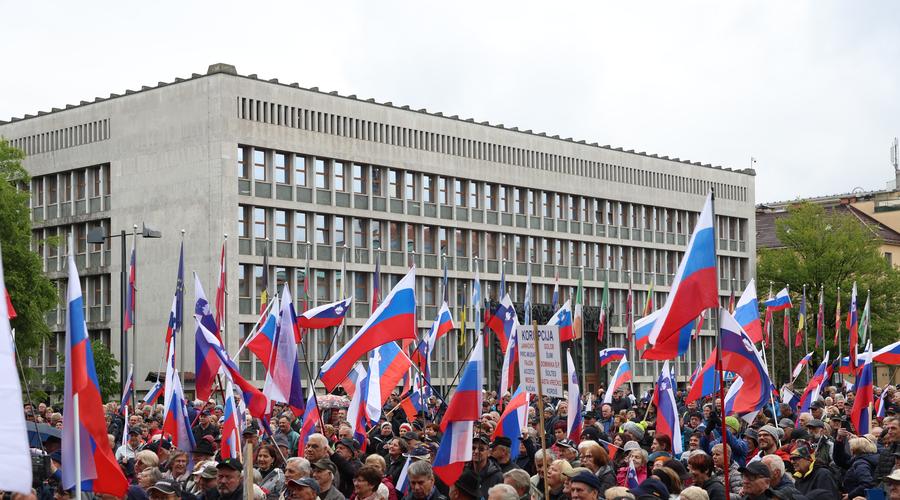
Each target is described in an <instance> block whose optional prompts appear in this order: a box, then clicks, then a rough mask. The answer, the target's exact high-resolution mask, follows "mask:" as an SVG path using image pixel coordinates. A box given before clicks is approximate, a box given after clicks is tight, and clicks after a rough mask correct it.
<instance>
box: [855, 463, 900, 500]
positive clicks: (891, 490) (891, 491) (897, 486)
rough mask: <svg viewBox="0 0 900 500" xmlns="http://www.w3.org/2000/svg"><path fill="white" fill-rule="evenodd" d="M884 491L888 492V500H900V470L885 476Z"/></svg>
mask: <svg viewBox="0 0 900 500" xmlns="http://www.w3.org/2000/svg"><path fill="white" fill-rule="evenodd" d="M884 489H885V491H886V492H887V500H900V469H895V470H894V472H891V473H890V474H888V475H887V476H884ZM851 500H852V499H851Z"/></svg>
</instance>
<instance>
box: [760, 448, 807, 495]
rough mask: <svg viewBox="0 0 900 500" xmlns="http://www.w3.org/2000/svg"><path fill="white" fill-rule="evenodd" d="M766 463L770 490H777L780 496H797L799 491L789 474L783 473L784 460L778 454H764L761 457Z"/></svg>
mask: <svg viewBox="0 0 900 500" xmlns="http://www.w3.org/2000/svg"><path fill="white" fill-rule="evenodd" d="M760 460H761V461H762V463H764V464H766V466H767V467H768V468H769V472H770V473H771V476H769V477H770V479H771V480H770V481H769V488H770V489H771V490H772V491H778V492H779V495H782V496H781V498H797V497H799V496H800V491H799V490H797V488H795V487H794V481H792V480H791V477H790V475H788V474H785V468H784V460H783V459H782V458H781V457H779V456H778V455H764V456H763V457H762V458H761V459H760Z"/></svg>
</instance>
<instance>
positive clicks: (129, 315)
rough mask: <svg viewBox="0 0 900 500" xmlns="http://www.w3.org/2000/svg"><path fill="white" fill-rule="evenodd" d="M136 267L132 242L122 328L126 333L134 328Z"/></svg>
mask: <svg viewBox="0 0 900 500" xmlns="http://www.w3.org/2000/svg"><path fill="white" fill-rule="evenodd" d="M136 267H137V266H136V261H135V255H134V243H133V242H132V245H131V261H130V263H129V264H128V286H126V287H125V326H124V327H123V328H124V329H125V330H126V331H127V330H129V329H130V328H131V327H132V326H134V304H135V300H134V292H135V291H137V288H135V275H136V273H137V269H136Z"/></svg>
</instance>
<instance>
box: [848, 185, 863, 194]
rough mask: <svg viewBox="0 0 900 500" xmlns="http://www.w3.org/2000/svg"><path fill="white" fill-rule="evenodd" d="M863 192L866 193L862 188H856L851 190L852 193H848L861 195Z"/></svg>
mask: <svg viewBox="0 0 900 500" xmlns="http://www.w3.org/2000/svg"><path fill="white" fill-rule="evenodd" d="M865 192H866V190H865V189H863V188H862V187H860V186H856V187H855V188H853V191H850V194H862V193H865Z"/></svg>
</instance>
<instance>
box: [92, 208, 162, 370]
mask: <svg viewBox="0 0 900 500" xmlns="http://www.w3.org/2000/svg"><path fill="white" fill-rule="evenodd" d="M141 226H142V227H141V232H140V233H138V232H137V224H135V225H134V226H133V228H132V233H131V235H132V236H133V237H135V238H137V237H138V235H140V236H141V237H142V238H153V239H155V238H162V232H160V231H158V230H156V229H152V228H150V227H148V226H147V224H145V223H144V224H142V225H141ZM127 237H128V232H126V231H125V230H124V229H123V230H121V231H120V232H119V234H110V235H108V234H106V231H105V230H104V229H103V226H99V227H95V228H94V229H91V230H90V231H89V232H88V234H87V242H88V243H91V244H94V245H103V244H104V243H106V240H112V239H113V238H121V239H122V251H121V261H120V264H121V269H120V271H119V277H120V279H119V285H120V286H119V306H120V308H119V313H120V314H119V349H120V352H119V354H120V356H119V357H120V359H121V365H120V366H123V367H124V366H126V365H127V364H128V337H127V336H126V335H125V287H127V286H128V284H127V276H126V273H127V270H126V262H127V260H126V252H125V243H126V241H125V240H126V238H127ZM125 377H126V375H125V371H124V370H119V382H120V384H121V385H122V386H123V387H124V386H125V383H126V381H125Z"/></svg>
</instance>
